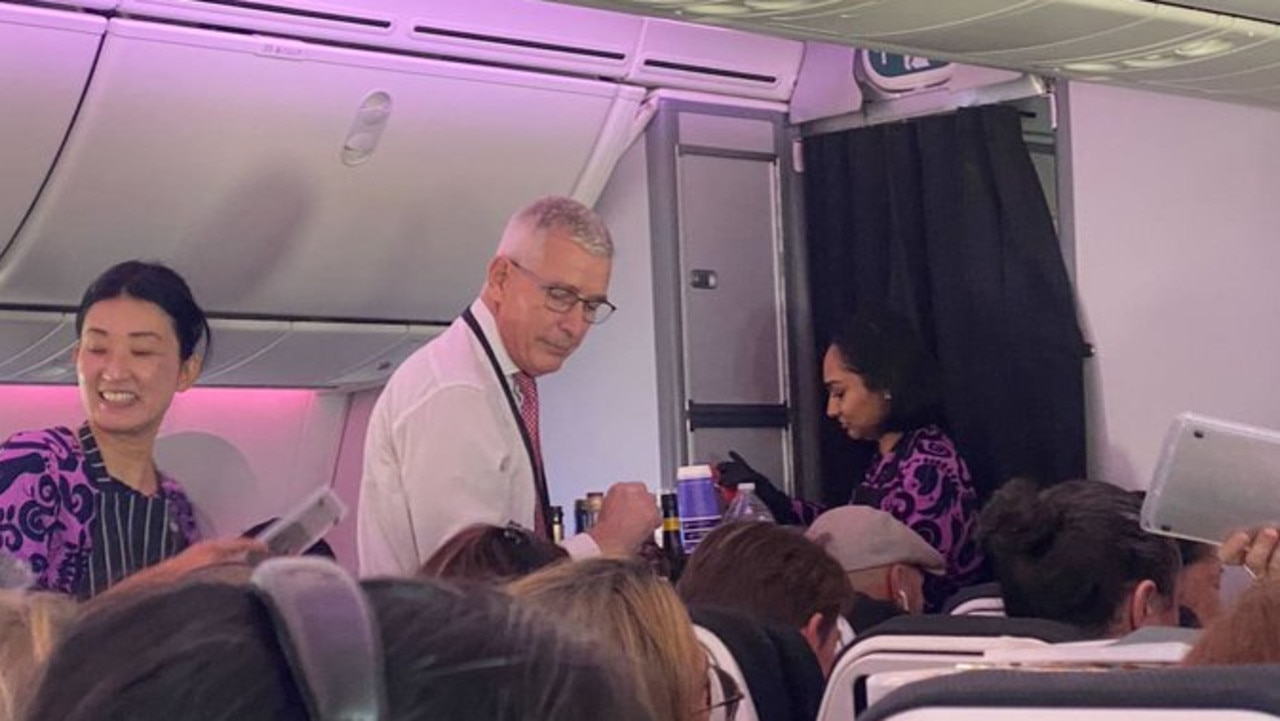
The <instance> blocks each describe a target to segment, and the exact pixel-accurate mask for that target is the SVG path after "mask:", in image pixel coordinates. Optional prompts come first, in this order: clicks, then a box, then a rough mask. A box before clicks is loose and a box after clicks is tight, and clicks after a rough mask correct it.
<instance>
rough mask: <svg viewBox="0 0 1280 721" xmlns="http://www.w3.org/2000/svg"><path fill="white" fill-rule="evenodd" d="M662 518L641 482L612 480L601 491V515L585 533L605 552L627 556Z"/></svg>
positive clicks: (654, 528) (652, 530)
mask: <svg viewBox="0 0 1280 721" xmlns="http://www.w3.org/2000/svg"><path fill="white" fill-rule="evenodd" d="M661 521H662V516H661V514H659V513H658V499H656V498H654V496H653V494H652V493H650V492H649V489H648V488H647V487H646V486H645V485H644V484H643V483H637V482H629V483H615V484H613V485H612V486H610V487H609V490H608V491H606V492H605V494H604V505H603V506H601V508H600V518H599V519H597V520H596V525H595V526H594V527H593V528H592V529H591V530H589V531H587V534H588V535H590V536H591V538H592V539H593V540H594V541H595V542H596V545H597V546H599V547H600V551H601V552H602V553H604V554H605V555H630V554H634V553H635V552H636V550H637V549H639V548H640V544H641V543H643V542H644V541H645V540H647V539H650V538H653V532H654V530H656V529H657V528H658V524H659V523H660V522H661Z"/></svg>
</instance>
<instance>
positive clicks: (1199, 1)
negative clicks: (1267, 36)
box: [1170, 0, 1280, 23]
mask: <svg viewBox="0 0 1280 721" xmlns="http://www.w3.org/2000/svg"><path fill="white" fill-rule="evenodd" d="M1170 2H1172V3H1174V4H1178V5H1187V6H1190V7H1197V8H1200V9H1201V10H1209V11H1212V12H1219V13H1226V14H1228V15H1238V16H1240V17H1247V18H1255V19H1257V20H1266V21H1270V22H1277V23H1280V3H1277V2H1276V1H1275V0H1170Z"/></svg>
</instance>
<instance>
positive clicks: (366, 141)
mask: <svg viewBox="0 0 1280 721" xmlns="http://www.w3.org/2000/svg"><path fill="white" fill-rule="evenodd" d="M390 118H391V95H390V94H389V93H387V92H384V91H382V90H376V91H374V92H372V93H369V94H368V95H366V96H364V100H362V101H361V102H360V107H358V108H357V109H356V116H355V119H354V120H352V122H351V129H350V130H349V131H348V132H347V139H346V142H344V143H343V144H342V162H343V163H344V164H345V165H350V166H352V167H354V166H356V165H359V164H361V163H363V162H365V161H366V160H368V159H369V157H370V156H372V155H373V151H374V150H375V149H376V148H377V147H378V140H379V139H381V138H382V131H383V130H385V129H386V127H387V121H388V120H389V119H390Z"/></svg>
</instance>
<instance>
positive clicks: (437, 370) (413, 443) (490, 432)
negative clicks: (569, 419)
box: [357, 300, 599, 576]
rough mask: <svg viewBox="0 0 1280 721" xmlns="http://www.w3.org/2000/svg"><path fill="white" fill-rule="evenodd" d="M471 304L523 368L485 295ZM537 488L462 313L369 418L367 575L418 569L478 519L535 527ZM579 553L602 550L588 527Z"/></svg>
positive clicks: (404, 368)
mask: <svg viewBox="0 0 1280 721" xmlns="http://www.w3.org/2000/svg"><path fill="white" fill-rule="evenodd" d="M471 312H472V314H474V315H475V318H476V321H477V322H478V323H479V325H480V327H481V329H482V330H483V331H484V334H485V337H486V338H487V339H488V340H489V343H490V345H491V346H492V348H493V352H494V355H495V356H496V357H497V359H498V364H499V365H500V366H501V368H502V372H503V373H504V374H505V375H506V376H507V378H508V383H510V382H511V381H510V378H511V376H513V375H514V374H515V373H516V372H517V371H518V370H519V369H518V368H517V367H516V365H515V363H514V362H513V361H512V360H511V356H509V355H508V354H507V351H506V348H505V347H503V345H502V339H501V338H500V337H499V336H498V330H497V327H496V325H495V323H494V319H493V315H492V314H491V313H490V312H489V309H488V308H487V307H485V305H484V303H483V302H481V301H479V300H477V301H475V302H474V303H472V304H471ZM536 504H537V491H536V489H535V487H534V480H533V465H532V462H531V461H530V460H529V454H528V452H527V451H526V450H525V445H524V441H523V439H522V438H521V436H520V427H519V426H518V425H517V421H516V419H515V416H513V415H512V413H511V407H510V405H509V404H508V402H507V398H506V395H505V393H504V392H503V389H502V386H501V384H500V383H499V382H498V377H497V375H496V374H495V373H494V371H493V367H492V365H491V364H490V363H489V358H488V356H487V355H486V354H485V351H484V347H483V346H482V345H481V344H480V341H479V340H478V339H477V338H476V337H475V335H474V333H472V331H471V328H470V327H468V326H467V324H466V322H465V321H464V320H463V319H461V318H458V319H457V320H455V321H454V322H453V323H452V324H451V325H450V326H449V328H448V330H446V331H445V332H444V333H442V334H441V335H440V336H439V337H438V338H436V339H434V340H432V341H431V342H430V343H428V344H427V345H426V346H425V347H423V348H422V349H420V350H418V351H417V352H416V353H414V354H413V355H412V356H410V357H409V359H408V360H406V361H405V362H404V363H403V364H401V366H400V367H399V368H398V369H397V370H396V372H395V373H394V374H392V376H391V380H389V381H388V382H387V385H386V387H385V388H384V389H383V391H382V395H381V396H379V397H378V402H377V403H376V404H375V405H374V408H373V415H372V416H371V417H370V419H369V429H368V435H367V436H366V438H365V447H364V473H363V476H362V478H361V482H360V509H359V514H358V519H357V547H358V551H359V557H360V573H361V575H363V576H379V575H412V574H414V573H415V572H417V570H418V569H419V568H420V567H421V566H422V564H423V562H424V561H426V560H427V559H428V558H430V557H431V554H432V553H434V552H435V550H436V549H437V548H439V547H440V545H441V544H443V543H444V542H445V541H446V540H448V539H449V538H450V537H451V536H453V535H454V534H455V533H457V532H458V531H460V530H462V529H463V528H466V527H467V526H469V525H471V524H474V523H490V524H494V525H499V526H501V525H505V524H506V523H507V522H509V521H515V522H516V523H519V524H520V525H522V526H524V527H526V528H533V526H534V507H535V505H536ZM564 547H565V549H566V550H568V551H569V553H570V555H572V556H575V557H582V556H590V555H595V554H598V553H599V548H598V547H597V546H596V543H595V541H594V540H592V538H591V537H590V536H588V535H586V534H580V535H578V536H574V537H573V538H570V539H568V540H566V541H565V543H564Z"/></svg>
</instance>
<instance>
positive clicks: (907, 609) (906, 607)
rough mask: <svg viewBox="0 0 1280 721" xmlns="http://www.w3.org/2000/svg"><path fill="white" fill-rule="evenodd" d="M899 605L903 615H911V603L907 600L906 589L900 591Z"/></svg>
mask: <svg viewBox="0 0 1280 721" xmlns="http://www.w3.org/2000/svg"><path fill="white" fill-rule="evenodd" d="M898 605H899V606H900V607H901V608H902V612H903V613H911V601H910V600H909V599H908V598H907V592H906V590H905V589H902V588H899V589H898Z"/></svg>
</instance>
